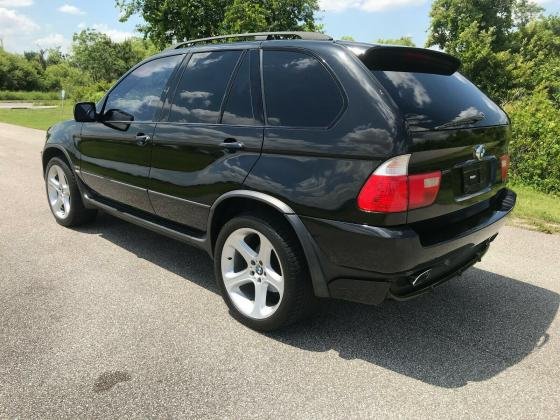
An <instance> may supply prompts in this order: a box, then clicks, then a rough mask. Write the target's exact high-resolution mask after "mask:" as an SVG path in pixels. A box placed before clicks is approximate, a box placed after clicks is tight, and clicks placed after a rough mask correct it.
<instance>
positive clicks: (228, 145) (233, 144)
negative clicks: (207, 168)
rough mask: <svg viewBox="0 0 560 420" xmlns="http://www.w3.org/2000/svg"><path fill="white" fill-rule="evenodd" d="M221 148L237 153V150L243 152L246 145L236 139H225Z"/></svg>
mask: <svg viewBox="0 0 560 420" xmlns="http://www.w3.org/2000/svg"><path fill="white" fill-rule="evenodd" d="M220 147H222V148H224V149H227V150H229V151H230V152H235V151H236V150H243V149H244V148H245V145H244V144H243V143H241V142H239V141H237V140H235V139H225V140H224V142H223V143H220Z"/></svg>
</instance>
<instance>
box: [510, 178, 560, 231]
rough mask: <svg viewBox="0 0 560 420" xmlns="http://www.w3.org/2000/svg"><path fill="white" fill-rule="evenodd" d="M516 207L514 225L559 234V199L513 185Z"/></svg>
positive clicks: (511, 186)
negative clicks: (515, 194)
mask: <svg viewBox="0 0 560 420" xmlns="http://www.w3.org/2000/svg"><path fill="white" fill-rule="evenodd" d="M510 188H511V189H513V190H514V191H515V192H516V193H517V205H516V206H515V209H514V211H513V217H514V219H513V220H514V224H521V225H523V226H525V227H528V228H533V229H536V230H539V231H542V232H547V233H560V197H559V196H556V195H552V194H545V193H542V192H539V191H535V190H534V189H532V188H530V187H526V186H524V185H519V184H513V185H510Z"/></svg>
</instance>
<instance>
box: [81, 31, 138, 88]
mask: <svg viewBox="0 0 560 420" xmlns="http://www.w3.org/2000/svg"><path fill="white" fill-rule="evenodd" d="M73 41H74V42H73V44H72V61H73V63H74V64H75V66H76V67H77V68H78V69H80V70H82V71H84V72H86V73H88V74H89V75H90V76H91V78H92V79H93V80H94V81H96V82H98V81H111V80H115V79H117V78H119V77H120V76H122V74H123V73H125V72H126V71H127V70H128V69H129V68H130V67H132V66H133V65H134V64H136V63H138V62H139V61H141V60H142V59H143V58H144V57H143V54H141V52H139V50H138V49H135V48H133V45H132V42H131V41H130V40H126V41H124V42H114V41H112V40H111V38H109V36H107V35H105V34H103V33H100V32H97V31H95V30H93V29H84V30H83V31H81V32H80V33H77V34H74V38H73Z"/></svg>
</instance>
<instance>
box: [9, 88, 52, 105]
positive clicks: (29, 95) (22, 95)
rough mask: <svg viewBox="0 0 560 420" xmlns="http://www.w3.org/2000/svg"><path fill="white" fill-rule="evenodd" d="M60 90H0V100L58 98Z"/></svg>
mask: <svg viewBox="0 0 560 420" xmlns="http://www.w3.org/2000/svg"><path fill="white" fill-rule="evenodd" d="M59 98H60V92H39V91H29V92H25V91H9V90H0V101H25V102H29V101H34V100H36V99H39V100H53V99H59Z"/></svg>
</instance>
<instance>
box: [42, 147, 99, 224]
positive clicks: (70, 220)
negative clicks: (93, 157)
mask: <svg viewBox="0 0 560 420" xmlns="http://www.w3.org/2000/svg"><path fill="white" fill-rule="evenodd" d="M54 165H57V166H58V167H60V168H61V169H62V171H63V172H64V175H65V176H66V180H67V182H68V188H69V191H70V198H69V201H70V210H69V211H68V214H67V215H66V216H65V217H63V218H62V217H59V216H58V215H57V214H56V212H55V211H54V210H53V208H52V206H51V205H50V202H49V208H50V209H51V213H52V214H53V216H54V219H55V220H56V222H57V223H58V224H59V225H62V226H65V227H73V226H80V225H83V224H86V223H90V222H92V221H93V220H95V217H96V215H97V210H91V209H87V208H85V206H84V203H83V202H82V195H81V194H80V190H79V189H78V184H77V182H76V178H75V176H74V173H73V172H72V171H71V170H70V168H69V167H68V165H67V164H66V162H65V161H64V160H62V159H60V158H58V157H53V158H52V159H51V160H49V163H48V164H47V168H46V169H45V189H46V192H47V201H49V190H48V176H47V175H48V173H49V171H50V169H51V167H53V166H54Z"/></svg>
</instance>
